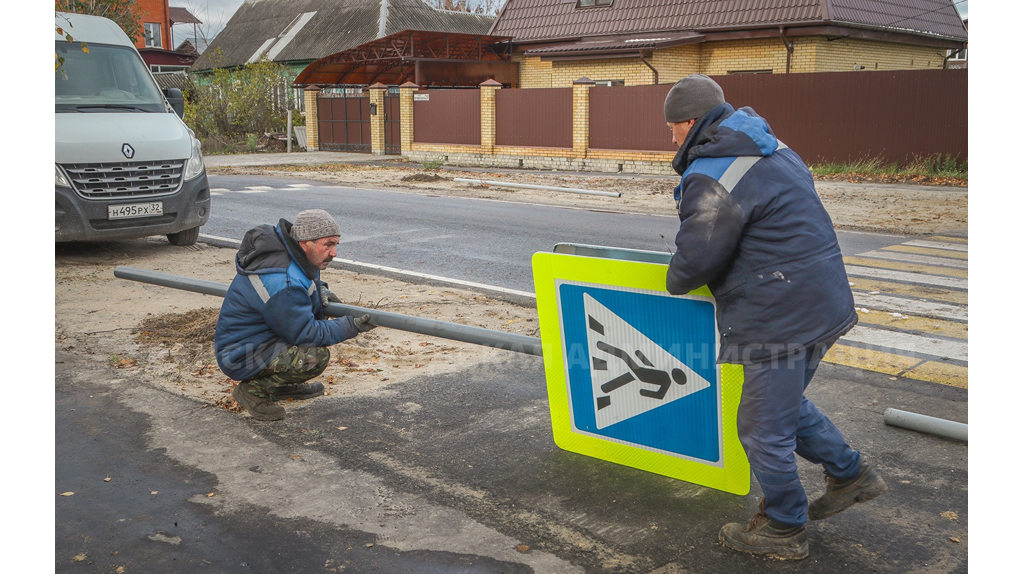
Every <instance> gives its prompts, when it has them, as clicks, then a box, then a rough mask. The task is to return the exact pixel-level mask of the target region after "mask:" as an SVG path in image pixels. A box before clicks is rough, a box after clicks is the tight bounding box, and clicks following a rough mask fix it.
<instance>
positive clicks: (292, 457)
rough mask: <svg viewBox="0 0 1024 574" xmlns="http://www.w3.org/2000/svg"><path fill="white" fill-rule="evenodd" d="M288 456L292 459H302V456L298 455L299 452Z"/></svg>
mask: <svg viewBox="0 0 1024 574" xmlns="http://www.w3.org/2000/svg"><path fill="white" fill-rule="evenodd" d="M288 458H290V459H292V460H302V456H300V455H297V454H291V455H288Z"/></svg>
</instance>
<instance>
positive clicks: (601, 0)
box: [577, 0, 612, 8]
mask: <svg viewBox="0 0 1024 574" xmlns="http://www.w3.org/2000/svg"><path fill="white" fill-rule="evenodd" d="M611 5H612V0H579V4H577V8H599V7H601V6H611Z"/></svg>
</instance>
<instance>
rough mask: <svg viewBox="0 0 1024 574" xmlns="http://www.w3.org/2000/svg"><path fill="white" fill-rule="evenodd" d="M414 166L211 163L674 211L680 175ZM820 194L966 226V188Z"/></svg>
mask: <svg viewBox="0 0 1024 574" xmlns="http://www.w3.org/2000/svg"><path fill="white" fill-rule="evenodd" d="M412 165H413V164H409V165H400V164H397V165H393V166H392V165H387V166H373V165H350V164H337V165H333V164H332V165H302V166H296V165H292V166H266V167H258V168H256V167H245V168H241V167H232V168H210V173H214V174H225V175H231V174H239V175H242V174H245V175H294V176H299V177H303V178H307V179H312V180H316V181H322V182H325V183H330V184H335V185H343V186H346V187H364V188H368V189H388V190H392V191H404V192H407V193H419V194H427V195H448V196H459V197H474V198H481V199H496V200H502V201H516V202H523V203H533V204H538V205H558V206H568V207H576V208H580V209H592V210H599V211H614V212H622V213H638V214H645V215H675V202H674V201H673V199H672V189H673V188H674V187H675V186H676V185H677V184H678V183H679V178H678V177H674V176H673V177H669V176H642V175H626V174H607V175H605V174H572V173H568V174H567V173H547V172H542V171H529V170H508V171H493V172H492V171H472V172H467V171H461V170H453V169H441V170H438V171H437V172H436V173H423V171H422V169H420V168H418V167H412ZM454 178H460V179H474V180H487V181H499V182H509V183H517V184H531V185H542V186H548V187H566V188H576V189H587V190H595V191H614V192H618V193H619V194H620V197H604V196H594V195H582V194H576V193H568V192H559V191H546V190H533V189H514V188H507V187H501V186H500V185H484V184H480V183H474V182H462V181H454ZM816 186H817V189H818V195H819V197H821V201H822V203H823V204H824V205H825V209H827V210H828V212H829V215H830V216H831V217H832V222H833V224H834V225H835V226H836V228H838V229H848V230H859V231H876V232H882V233H896V234H904V235H932V234H941V233H963V232H966V230H967V189H966V188H958V187H938V186H926V185H916V186H911V185H896V183H891V184H889V183H880V184H872V185H854V184H851V183H849V182H847V181H818V182H816Z"/></svg>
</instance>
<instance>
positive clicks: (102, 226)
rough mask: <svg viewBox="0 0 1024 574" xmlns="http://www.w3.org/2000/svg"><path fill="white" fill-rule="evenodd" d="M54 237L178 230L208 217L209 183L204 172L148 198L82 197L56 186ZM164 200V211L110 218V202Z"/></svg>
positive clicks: (83, 238) (92, 237)
mask: <svg viewBox="0 0 1024 574" xmlns="http://www.w3.org/2000/svg"><path fill="white" fill-rule="evenodd" d="M55 191H56V198H57V200H56V207H55V210H56V212H55V225H56V228H55V235H54V241H114V240H119V239H135V238H139V237H148V236H150V235H166V234H168V233H178V232H180V231H185V230H186V229H191V228H193V227H199V226H201V225H204V224H205V223H206V221H207V220H208V219H209V218H210V184H209V182H208V181H207V179H206V172H205V171H204V172H203V174H202V175H200V176H199V177H197V178H194V179H191V180H188V181H185V182H184V183H182V186H181V189H179V190H178V191H177V192H176V193H174V194H172V195H165V196H160V197H154V198H152V199H149V198H123V197H122V198H115V199H102V200H97V199H83V198H82V197H81V196H79V195H78V194H77V193H75V191H74V190H72V189H71V188H67V187H56V186H55ZM154 201H161V202H163V215H158V216H155V217H137V218H130V219H110V218H109V217H108V211H107V207H108V206H110V205H132V204H136V203H138V204H145V203H151V202H154Z"/></svg>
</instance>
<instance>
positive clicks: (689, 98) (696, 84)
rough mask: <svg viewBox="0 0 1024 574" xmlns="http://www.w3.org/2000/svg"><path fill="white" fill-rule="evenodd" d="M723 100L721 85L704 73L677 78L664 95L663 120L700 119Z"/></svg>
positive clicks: (674, 121)
mask: <svg viewBox="0 0 1024 574" xmlns="http://www.w3.org/2000/svg"><path fill="white" fill-rule="evenodd" d="M723 102H725V94H723V93H722V87H721V86H719V85H718V84H717V83H715V81H714V80H712V79H711V78H709V77H707V76H705V75H704V74H693V75H692V76H686V77H685V78H683V79H682V80H679V81H678V82H676V83H675V85H674V86H672V89H671V90H669V91H668V95H667V96H665V121H666V122H672V123H678V122H685V121H687V120H693V119H700V118H701V116H703V115H704V114H706V113H708V112H710V111H711V108H714V107H715V106H717V105H718V104H721V103H723Z"/></svg>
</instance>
